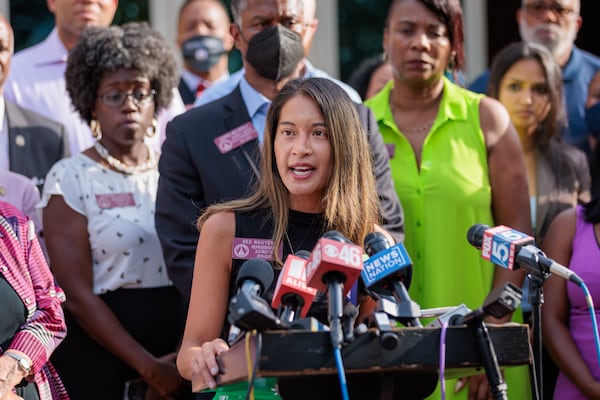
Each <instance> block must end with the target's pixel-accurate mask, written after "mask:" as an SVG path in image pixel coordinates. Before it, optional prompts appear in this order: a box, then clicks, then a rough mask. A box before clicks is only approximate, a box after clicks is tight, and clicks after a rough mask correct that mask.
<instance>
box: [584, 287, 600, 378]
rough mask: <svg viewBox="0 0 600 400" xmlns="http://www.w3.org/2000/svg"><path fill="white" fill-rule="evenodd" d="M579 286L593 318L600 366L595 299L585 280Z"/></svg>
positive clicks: (599, 344) (599, 336) (599, 341)
mask: <svg viewBox="0 0 600 400" xmlns="http://www.w3.org/2000/svg"><path fill="white" fill-rule="evenodd" d="M579 287H580V288H581V289H583V293H584V294H585V301H586V303H587V305H588V310H589V312H590V316H591V318H592V329H593V331H594V341H595V344H596V356H597V357H598V366H600V335H599V334H598V321H597V320H596V310H595V308H594V300H593V299H592V295H591V294H590V291H589V290H588V288H587V286H586V285H585V283H584V282H583V280H582V281H581V282H580V283H579Z"/></svg>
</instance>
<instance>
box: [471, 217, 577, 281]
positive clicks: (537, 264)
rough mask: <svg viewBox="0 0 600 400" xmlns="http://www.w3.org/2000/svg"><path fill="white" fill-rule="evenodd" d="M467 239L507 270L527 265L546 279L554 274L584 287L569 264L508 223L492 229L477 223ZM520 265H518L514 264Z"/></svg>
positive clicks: (487, 257)
mask: <svg viewBox="0 0 600 400" xmlns="http://www.w3.org/2000/svg"><path fill="white" fill-rule="evenodd" d="M467 240H468V241H469V243H471V245H473V246H475V247H477V248H478V249H481V257H482V258H483V259H485V260H489V261H491V262H493V263H494V264H496V265H499V266H500V267H503V268H507V269H518V268H519V267H521V268H523V269H524V270H525V271H527V272H528V273H530V274H533V275H536V276H539V277H541V278H545V277H546V275H548V274H549V273H552V274H554V275H557V276H560V277H561V278H563V279H566V280H569V281H571V282H573V283H574V284H576V285H577V286H581V284H582V283H583V280H582V279H581V278H580V277H579V276H578V275H577V274H576V273H575V272H573V271H571V270H570V269H568V268H567V267H565V266H563V265H560V264H559V263H557V262H556V261H554V260H552V259H550V258H548V257H546V254H544V252H543V251H542V250H540V249H539V248H537V247H535V246H534V245H533V244H532V243H533V242H534V240H533V238H532V237H531V236H528V235H526V234H524V233H521V232H519V231H517V230H515V229H512V228H510V227H508V226H504V225H499V226H496V227H495V228H490V227H489V226H487V225H483V224H475V225H473V226H472V227H470V228H469V231H468V232H467ZM515 264H517V267H516V268H514V265H515Z"/></svg>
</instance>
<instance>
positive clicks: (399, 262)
mask: <svg viewBox="0 0 600 400" xmlns="http://www.w3.org/2000/svg"><path fill="white" fill-rule="evenodd" d="M411 264H412V262H411V260H410V257H409V256H408V253H407V252H406V249H405V248H404V245H403V244H402V243H398V244H397V245H395V246H393V247H390V248H389V249H385V250H382V251H380V252H378V253H377V254H374V255H373V256H372V257H371V258H369V259H368V260H366V261H365V263H364V268H363V270H362V272H361V274H360V276H361V277H362V280H363V282H364V283H365V285H366V286H367V287H369V286H371V285H372V284H373V283H375V282H377V281H379V280H381V279H383V278H385V277H387V276H389V275H392V274H395V273H396V272H398V271H400V270H402V269H404V268H406V267H409V266H410V265H411Z"/></svg>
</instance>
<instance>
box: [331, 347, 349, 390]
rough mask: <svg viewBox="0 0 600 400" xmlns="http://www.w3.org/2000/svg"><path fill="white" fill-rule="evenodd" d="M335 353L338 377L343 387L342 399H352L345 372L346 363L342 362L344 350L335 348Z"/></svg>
mask: <svg viewBox="0 0 600 400" xmlns="http://www.w3.org/2000/svg"><path fill="white" fill-rule="evenodd" d="M333 355H334V356H335V365H336V366H337V370H338V379H339V381H340V388H341V389H342V399H343V400H350V396H349V395H348V384H347V383H346V373H345V372H344V363H343V362H342V350H341V349H340V348H339V347H334V348H333Z"/></svg>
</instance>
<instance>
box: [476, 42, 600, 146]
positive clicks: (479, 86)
mask: <svg viewBox="0 0 600 400" xmlns="http://www.w3.org/2000/svg"><path fill="white" fill-rule="evenodd" d="M598 69H600V58H599V57H597V56H595V55H593V54H590V53H588V52H586V51H583V50H581V49H579V48H577V47H573V51H572V52H571V58H569V61H568V62H567V64H565V66H564V67H563V69H562V74H563V88H564V89H563V90H564V97H565V103H566V104H565V105H566V109H567V118H568V124H569V125H568V127H567V129H565V130H564V132H563V138H564V140H565V142H567V143H569V144H571V145H573V146H575V147H577V148H579V149H581V150H582V151H584V152H585V153H586V154H587V155H588V156H589V155H590V153H591V149H590V143H589V140H588V135H589V129H588V128H587V126H586V123H585V101H586V99H587V93H588V85H589V84H590V81H591V80H592V78H593V76H594V74H595V73H596V71H597V70H598ZM489 78H490V72H489V71H485V72H484V73H483V74H481V75H480V76H479V77H477V79H475V81H474V82H473V83H471V85H470V86H469V89H470V90H472V91H474V92H478V93H486V91H487V85H488V81H489Z"/></svg>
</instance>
